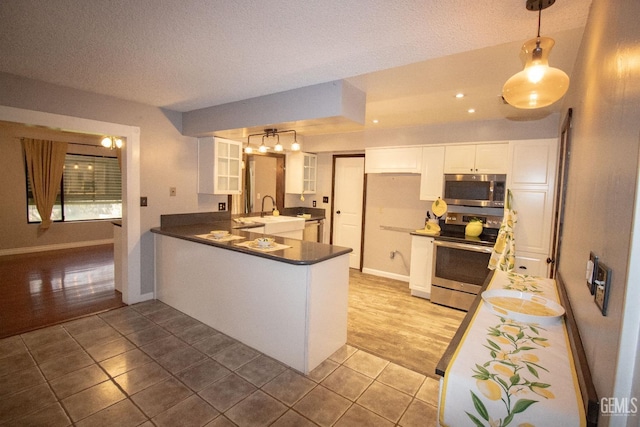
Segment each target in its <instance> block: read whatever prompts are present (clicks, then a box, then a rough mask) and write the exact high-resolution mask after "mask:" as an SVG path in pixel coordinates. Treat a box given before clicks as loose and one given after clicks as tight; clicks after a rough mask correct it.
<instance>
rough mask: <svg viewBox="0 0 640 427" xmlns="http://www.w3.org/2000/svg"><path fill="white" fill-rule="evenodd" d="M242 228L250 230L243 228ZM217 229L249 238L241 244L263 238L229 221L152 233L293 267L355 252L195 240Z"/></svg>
mask: <svg viewBox="0 0 640 427" xmlns="http://www.w3.org/2000/svg"><path fill="white" fill-rule="evenodd" d="M259 226H261V224H257V225H254V227H259ZM242 228H249V227H247V226H242ZM215 229H218V230H226V231H229V232H230V233H231V234H235V235H239V236H243V237H245V238H246V239H245V240H242V241H247V240H253V239H256V238H258V237H263V236H264V235H263V234H262V233H251V232H248V231H242V230H239V229H238V226H237V225H235V224H234V225H231V223H230V221H218V222H214V223H205V224H191V225H184V226H171V227H155V228H152V229H151V232H152V233H156V234H162V235H165V236H169V237H175V238H178V239H182V240H188V241H191V242H195V243H200V244H204V245H208V246H214V247H218V248H222V249H228V250H232V251H236V252H241V253H244V254H248V255H253V256H257V257H261V258H267V259H270V260H273V261H279V262H284V263H287V264H293V265H312V264H318V263H320V262H323V261H327V260H329V259H332V258H336V257H338V256H341V255H345V254H348V253H350V252H352V251H353V249H351V248H347V247H343V246H334V245H327V244H324V243H316V242H307V241H304V240H297V239H290V238H286V237H279V236H271V237H273V238H274V239H275V241H276V242H278V243H282V244H286V245H289V246H291V247H290V248H288V249H283V250H282V251H276V252H260V251H255V250H251V249H249V248H245V247H242V246H237V245H235V243H240V242H241V241H239V240H232V241H230V242H216V241H213V240H209V239H204V238H201V237H196V236H197V235H198V234H208V233H209V232H210V231H211V230H215Z"/></svg>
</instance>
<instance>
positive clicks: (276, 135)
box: [244, 128, 300, 154]
mask: <svg viewBox="0 0 640 427" xmlns="http://www.w3.org/2000/svg"><path fill="white" fill-rule="evenodd" d="M283 133H293V142H292V143H291V151H299V150H300V143H299V142H298V134H297V133H296V131H295V130H278V129H275V128H273V129H272V128H269V129H265V130H264V132H263V133H254V134H251V135H249V136H248V137H247V146H246V147H245V149H244V152H245V153H247V154H251V153H252V152H253V148H252V147H251V137H253V136H262V143H261V144H260V146H259V147H258V152H260V153H266V152H267V151H269V150H270V149H271V148H273V150H274V151H276V152H283V151H284V146H283V145H282V143H280V135H281V134H283ZM265 138H266V143H265ZM270 139H271V140H274V139H275V142H276V143H275V145H274V146H273V147H270V146H269V145H267V144H268V143H269V140H270Z"/></svg>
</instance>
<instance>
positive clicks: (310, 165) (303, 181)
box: [285, 151, 318, 194]
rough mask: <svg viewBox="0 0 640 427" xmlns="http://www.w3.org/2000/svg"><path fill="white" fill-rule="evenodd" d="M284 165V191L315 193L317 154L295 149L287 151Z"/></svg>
mask: <svg viewBox="0 0 640 427" xmlns="http://www.w3.org/2000/svg"><path fill="white" fill-rule="evenodd" d="M286 162H287V163H286V166H285V192H287V193H291V194H315V192H316V179H317V174H318V156H317V155H315V154H311V153H303V152H302V151H295V152H291V153H287V160H286Z"/></svg>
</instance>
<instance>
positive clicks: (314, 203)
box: [313, 200, 316, 208]
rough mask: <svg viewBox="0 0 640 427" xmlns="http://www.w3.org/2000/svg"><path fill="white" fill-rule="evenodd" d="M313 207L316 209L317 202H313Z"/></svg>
mask: <svg viewBox="0 0 640 427" xmlns="http://www.w3.org/2000/svg"><path fill="white" fill-rule="evenodd" d="M313 207H314V208H315V207H316V201H315V200H314V201H313Z"/></svg>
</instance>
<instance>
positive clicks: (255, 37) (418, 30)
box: [0, 0, 591, 133]
mask: <svg viewBox="0 0 640 427" xmlns="http://www.w3.org/2000/svg"><path fill="white" fill-rule="evenodd" d="M590 3H591V2H590V1H587V0H557V1H556V4H555V5H553V6H551V7H550V8H548V9H545V10H544V11H543V12H542V29H541V32H542V34H543V35H548V36H552V37H554V38H555V39H556V47H555V48H554V51H553V52H552V53H551V57H550V62H551V65H552V66H556V67H559V68H562V69H564V70H565V71H567V72H568V73H569V74H570V71H571V68H572V66H573V63H574V61H575V57H576V52H577V49H578V47H579V41H580V39H581V34H582V29H583V27H584V25H585V22H586V19H587V15H588V11H589V6H590ZM537 18H538V15H537V13H536V12H530V11H527V10H526V9H525V0H499V1H484V2H477V1H470V0H446V1H442V0H395V1H389V0H349V1H344V0H322V1H319V0H306V1H305V0H271V1H267V0H265V1H258V0H253V1H251V0H236V1H232V0H55V1H52V0H11V1H6V0H5V1H0V71H2V72H6V73H10V74H16V75H20V76H25V77H29V78H33V79H37V80H42V81H46V82H50V83H55V84H59V85H62V86H68V87H72V88H76V89H82V90H86V91H90V92H95V93H100V94H105V95H111V96H115V97H118V98H122V99H127V100H131V101H137V102H141V103H145V104H150V105H154V106H159V107H164V108H168V109H172V110H177V111H190V110H194V109H199V108H203V107H209V106H214V105H221V104H225V103H229V102H233V101H239V100H243V99H248V98H253V97H257V96H261V95H267V94H272V93H276V92H281V91H285V90H289V89H295V88H299V87H304V86H309V85H313V84H317V83H323V82H328V81H332V80H339V79H345V78H347V79H348V80H349V81H350V82H351V83H352V84H354V85H356V86H357V87H359V88H361V89H363V90H364V91H365V92H366V93H367V119H371V118H379V119H380V120H381V124H383V123H384V125H386V126H406V125H416V124H422V123H433V122H445V121H460V120H470V118H469V115H468V114H467V113H466V106H467V104H469V106H473V107H475V108H476V110H477V113H476V115H475V116H474V119H492V118H499V117H514V118H518V117H521V118H522V117H524V118H526V117H529V116H535V115H536V114H541V112H528V113H526V114H525V113H523V112H522V111H516V110H515V109H513V108H512V107H510V106H502V105H500V104H499V102H498V97H499V95H500V91H501V88H502V84H503V83H504V81H505V80H506V79H507V78H508V77H509V76H510V75H512V74H514V73H515V72H517V71H519V70H520V69H521V63H520V60H519V56H518V55H519V47H520V45H521V44H522V43H523V42H524V41H525V40H527V39H530V38H533V37H534V36H535V34H536V29H537ZM458 90H460V91H464V92H466V93H467V94H468V95H469V96H468V97H467V98H466V99H465V100H464V101H463V102H464V103H466V104H462V103H458V104H456V103H453V102H451V101H452V99H453V98H452V91H458ZM471 104H473V105H471ZM461 105H464V106H465V108H464V112H463V109H462V108H460V106H461ZM553 108H557V107H556V106H554V107H553ZM553 108H550V109H547V110H545V111H546V112H549V111H553ZM321 131H322V130H321V129H317V128H316V129H315V131H314V133H321Z"/></svg>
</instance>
